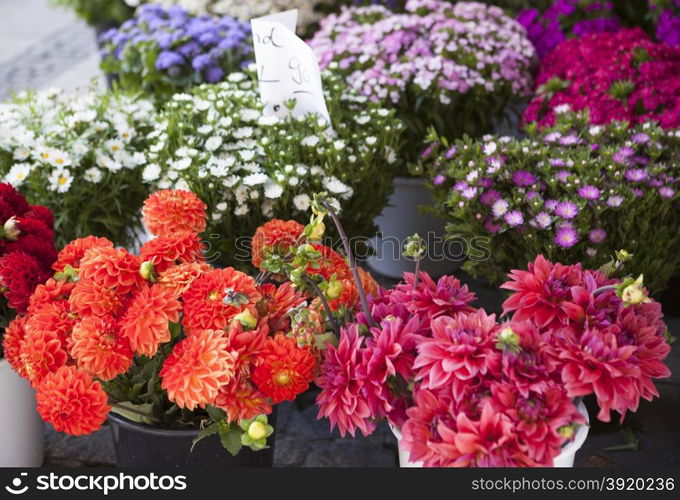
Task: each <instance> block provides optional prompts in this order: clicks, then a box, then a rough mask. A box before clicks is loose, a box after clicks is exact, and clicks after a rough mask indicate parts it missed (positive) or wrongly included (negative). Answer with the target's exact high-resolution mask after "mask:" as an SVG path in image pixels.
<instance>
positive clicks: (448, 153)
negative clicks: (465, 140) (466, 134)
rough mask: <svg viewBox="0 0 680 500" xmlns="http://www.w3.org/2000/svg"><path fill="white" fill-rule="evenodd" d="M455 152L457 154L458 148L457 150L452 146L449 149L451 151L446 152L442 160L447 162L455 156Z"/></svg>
mask: <svg viewBox="0 0 680 500" xmlns="http://www.w3.org/2000/svg"><path fill="white" fill-rule="evenodd" d="M457 152H458V148H457V147H456V146H453V147H451V149H449V150H448V151H447V152H446V154H445V155H444V158H446V159H447V160H450V159H451V158H453V157H454V155H455V154H456V153H457Z"/></svg>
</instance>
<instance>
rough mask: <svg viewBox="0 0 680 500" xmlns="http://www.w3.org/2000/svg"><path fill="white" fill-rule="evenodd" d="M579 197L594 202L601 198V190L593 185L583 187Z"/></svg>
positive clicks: (579, 191)
mask: <svg viewBox="0 0 680 500" xmlns="http://www.w3.org/2000/svg"><path fill="white" fill-rule="evenodd" d="M578 195H579V196H580V197H581V198H583V199H584V200H589V201H593V200H597V199H598V198H599V197H600V190H599V189H598V188H596V187H595V186H592V185H588V186H583V187H582V188H580V189H579V190H578Z"/></svg>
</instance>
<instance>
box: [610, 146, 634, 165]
mask: <svg viewBox="0 0 680 500" xmlns="http://www.w3.org/2000/svg"><path fill="white" fill-rule="evenodd" d="M634 154H635V151H633V148H630V147H628V146H625V147H623V148H621V149H620V150H618V151H617V152H616V153H614V156H612V160H614V162H615V163H618V164H620V165H624V164H626V163H628V160H629V159H630V157H631V156H633V155H634Z"/></svg>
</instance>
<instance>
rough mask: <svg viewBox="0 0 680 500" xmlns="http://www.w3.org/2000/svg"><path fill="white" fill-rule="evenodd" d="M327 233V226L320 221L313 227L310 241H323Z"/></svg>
mask: <svg viewBox="0 0 680 500" xmlns="http://www.w3.org/2000/svg"><path fill="white" fill-rule="evenodd" d="M325 232H326V224H324V223H323V222H322V221H320V220H319V221H317V222H315V223H314V225H313V226H312V228H311V230H310V232H309V239H310V240H311V241H321V239H322V238H323V235H324V233H325Z"/></svg>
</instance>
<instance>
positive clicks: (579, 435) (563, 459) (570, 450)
mask: <svg viewBox="0 0 680 500" xmlns="http://www.w3.org/2000/svg"><path fill="white" fill-rule="evenodd" d="M578 411H579V412H580V413H581V415H583V416H584V417H585V419H586V425H582V426H581V427H579V428H578V430H577V431H576V436H575V437H574V440H573V441H572V442H571V443H569V444H567V445H566V446H565V447H564V448H562V453H560V454H559V455H557V456H556V457H555V460H554V461H553V467H558V468H562V467H573V466H574V459H575V458H576V452H577V451H578V450H580V449H581V447H582V446H583V443H585V442H586V438H587V437H588V431H589V429H590V427H589V424H590V419H589V418H588V410H586V407H585V405H584V404H583V403H580V404H579V405H578ZM390 429H392V432H393V433H394V435H395V436H396V438H397V441H398V443H399V466H400V467H402V468H406V467H417V468H422V467H423V463H422V462H411V461H409V459H408V455H409V453H408V451H406V450H405V449H403V448H402V446H401V441H402V437H401V431H400V430H399V429H397V428H396V427H394V426H392V425H391V424H390Z"/></svg>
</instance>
